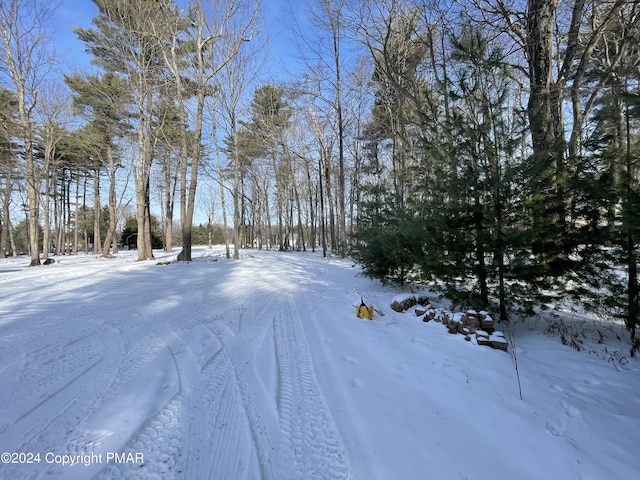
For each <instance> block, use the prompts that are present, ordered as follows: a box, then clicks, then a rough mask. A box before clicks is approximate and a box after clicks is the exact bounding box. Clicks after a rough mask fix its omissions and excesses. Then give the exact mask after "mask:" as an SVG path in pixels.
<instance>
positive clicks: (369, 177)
mask: <svg viewBox="0 0 640 480" xmlns="http://www.w3.org/2000/svg"><path fill="white" fill-rule="evenodd" d="M93 1H94V3H95V5H96V6H97V7H98V14H97V15H96V17H95V18H94V20H93V24H92V26H91V27H89V28H76V34H77V35H78V38H79V39H80V40H81V41H82V42H84V45H85V46H86V48H87V50H88V51H89V52H90V53H91V55H92V57H93V63H94V65H95V66H96V69H95V70H93V71H92V72H65V75H64V82H65V86H64V87H65V89H63V88H61V87H58V89H57V90H56V89H53V88H51V87H49V89H48V92H46V89H45V88H44V86H45V85H47V82H46V80H47V79H48V78H49V76H50V75H51V72H50V70H51V68H50V67H51V65H52V64H51V57H50V55H49V51H48V45H49V43H48V42H47V36H46V28H45V27H46V25H47V22H46V21H47V18H49V15H51V14H52V13H53V12H52V11H51V10H50V9H51V6H50V5H49V4H42V3H41V2H36V1H33V0H8V1H7V2H3V4H2V7H1V15H2V16H1V20H0V28H1V30H2V31H1V32H0V33H2V39H3V44H2V45H3V49H2V54H0V72H1V73H0V74H1V75H2V81H3V82H2V83H3V89H2V90H1V91H0V102H1V103H2V130H0V169H1V173H0V179H1V181H2V199H3V209H2V216H1V218H2V237H1V241H2V245H1V247H2V248H0V254H2V255H4V254H5V252H7V250H8V248H7V241H8V240H7V238H8V237H9V234H8V232H10V228H9V226H10V225H11V218H10V217H11V215H10V211H11V205H12V202H13V204H15V203H16V202H21V203H22V204H23V205H24V207H23V209H22V210H21V211H23V212H24V214H25V218H26V221H27V223H28V227H29V228H28V230H29V231H31V232H36V231H38V228H43V229H44V236H45V238H44V242H45V243H44V244H45V245H48V243H47V242H50V241H51V240H50V239H49V237H48V235H52V236H53V237H57V239H59V238H61V237H59V236H60V235H62V234H64V232H67V233H68V232H74V231H76V230H77V229H76V228H75V227H74V225H77V224H78V220H77V218H74V217H75V216H76V215H77V214H78V211H79V210H80V205H86V203H87V202H92V208H93V211H95V212H101V211H102V209H103V207H106V208H107V211H108V215H106V216H107V217H108V221H109V222H108V226H106V227H105V226H104V222H101V221H100V218H98V217H99V215H95V217H96V218H95V226H94V228H95V229H96V231H99V230H100V229H103V230H104V229H105V228H106V234H103V233H102V232H100V234H99V235H96V238H104V241H103V243H102V245H101V246H100V247H99V249H100V252H101V253H102V254H103V255H109V254H110V252H111V245H113V243H114V242H113V238H114V235H115V231H116V222H117V219H118V215H119V209H120V207H121V206H122V204H123V203H126V202H127V201H128V200H129V196H128V195H129V194H128V193H127V192H129V191H132V192H134V198H133V199H132V200H133V202H132V204H133V205H135V208H136V220H137V227H138V232H141V233H140V234H139V235H138V240H137V241H138V244H137V247H138V256H139V257H138V258H139V260H145V259H148V258H152V256H153V251H152V248H151V235H150V229H151V218H152V212H151V205H152V200H153V199H155V203H156V204H158V205H159V206H160V208H161V219H162V223H163V226H164V228H163V232H164V236H165V239H164V245H165V248H166V249H169V250H170V249H171V248H172V246H173V243H174V242H173V239H172V236H173V235H172V226H173V224H174V217H175V216H176V214H177V216H178V217H179V219H180V235H179V236H180V237H181V242H182V243H181V244H182V250H181V252H180V253H179V255H178V258H179V260H190V259H191V244H192V240H193V239H192V228H193V218H194V212H195V209H196V203H199V204H200V205H204V209H205V210H206V211H207V215H208V216H209V217H210V218H211V217H212V216H215V214H216V212H220V215H221V218H222V221H223V222H224V225H223V231H224V232H229V233H228V234H226V238H225V243H226V245H227V255H228V256H231V255H232V253H231V246H233V256H234V257H235V258H238V251H239V248H240V247H242V246H245V247H252V248H277V249H281V250H288V249H307V248H311V249H316V248H318V249H322V251H323V252H324V254H325V255H326V254H329V253H333V254H338V255H347V254H350V255H353V256H354V258H356V259H357V260H358V261H359V262H361V263H362V265H363V266H364V269H365V272H366V273H367V274H370V275H372V276H375V277H378V278H382V279H384V280H385V281H392V282H397V283H400V284H402V283H405V282H408V281H419V282H430V283H431V284H433V285H436V286H438V287H439V288H442V289H443V290H445V291H446V292H447V294H448V295H449V296H451V297H453V298H455V299H457V300H458V301H460V302H464V303H466V304H469V305H473V306H478V307H481V308H489V307H490V306H493V305H495V308H497V309H498V310H499V312H500V315H501V317H503V318H504V319H506V318H507V317H508V316H509V312H512V311H514V309H517V308H524V309H531V308H533V307H534V306H540V305H554V304H556V305H557V304H558V303H560V302H562V301H563V300H565V299H569V298H570V299H571V300H572V301H574V300H579V301H581V302H583V303H585V304H587V305H588V306H589V308H591V309H598V310H599V311H603V312H607V314H613V315H616V316H619V317H620V318H623V319H624V321H625V322H626V325H627V327H628V328H629V329H630V330H631V331H632V332H635V328H636V326H637V325H638V308H639V305H638V302H639V289H638V281H637V244H638V237H639V233H640V232H639V231H638V228H639V224H640V222H639V221H638V220H639V219H638V206H639V203H640V202H639V199H638V162H637V159H638V146H639V144H638V138H639V137H638V128H639V126H640V125H639V122H640V108H639V107H640V100H639V98H640V97H639V95H640V70H639V66H640V52H639V51H638V50H639V47H638V45H640V27H639V19H638V13H639V12H638V9H639V8H640V6H639V5H638V3H637V2H629V1H626V0H607V1H604V0H563V1H561V2H555V1H551V0H522V1H521V0H468V1H466V2H459V3H454V4H450V3H449V2H439V1H438V0H306V1H305V2H302V3H301V4H297V3H296V4H293V3H291V4H290V5H289V7H290V9H289V11H285V9H284V7H283V10H282V15H283V16H284V17H286V18H287V19H288V24H289V29H290V35H291V39H292V41H291V48H292V49H295V51H296V59H295V65H296V66H295V68H294V69H293V71H291V72H290V74H289V75H288V76H287V77H286V78H284V79H283V78H282V75H280V76H278V77H277V78H273V77H271V78H270V77H269V73H268V72H269V71H271V72H273V64H274V63H277V59H275V60H274V59H269V57H266V56H265V49H263V48H261V47H262V46H263V45H265V44H266V38H267V36H268V33H269V26H267V25H265V22H264V16H263V13H262V7H263V6H262V5H261V2H260V1H259V0H242V1H239V0H235V1H233V0H210V1H205V0H191V1H186V2H178V3H176V2H173V1H170V0H135V1H134V0H109V1H108V0H93ZM276 28H279V27H276ZM280 68H281V69H285V68H286V66H285V65H281V67H280ZM269 69H271V70H269ZM61 92H65V93H61ZM55 100H58V101H55ZM70 105H71V106H72V107H73V114H74V115H75V116H76V117H74V118H80V119H81V123H80V124H78V122H77V121H76V122H75V123H74V122H71V121H70V120H69V119H70V118H71V117H70V115H69V112H68V110H65V109H68V107H69V106H70ZM78 125H80V126H78ZM203 184H204V185H206V186H207V187H209V188H208V191H209V192H210V193H207V194H203V193H202V192H203V188H202V185H203ZM17 199H18V200H17ZM20 199H21V200H20ZM201 208H203V207H201ZM50 229H51V233H48V231H49V230H50ZM61 232H62V233H61ZM38 237H39V235H31V236H30V238H31V247H30V252H31V258H32V264H34V265H35V264H38V263H39V261H40V251H41V245H40V244H39V243H38V242H39V241H38ZM57 243H58V242H57V241H56V244H57ZM61 243H64V241H62V242H61ZM42 252H43V255H44V256H46V255H47V252H48V248H44V249H43V250H42ZM633 342H635V337H634V339H633V340H632V344H633ZM636 343H637V342H636Z"/></svg>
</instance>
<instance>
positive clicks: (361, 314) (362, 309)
mask: <svg viewBox="0 0 640 480" xmlns="http://www.w3.org/2000/svg"><path fill="white" fill-rule="evenodd" d="M356 317H358V318H365V319H367V320H373V305H371V306H369V307H367V306H366V305H365V303H364V302H362V303H361V304H360V305H358V306H357V307H356Z"/></svg>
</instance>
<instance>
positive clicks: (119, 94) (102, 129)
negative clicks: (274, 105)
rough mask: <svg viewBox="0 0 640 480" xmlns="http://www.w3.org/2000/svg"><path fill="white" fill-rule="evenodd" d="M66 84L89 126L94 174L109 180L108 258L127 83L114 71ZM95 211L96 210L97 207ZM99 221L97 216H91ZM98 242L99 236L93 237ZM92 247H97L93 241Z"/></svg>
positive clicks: (79, 77) (80, 77) (72, 78)
mask: <svg viewBox="0 0 640 480" xmlns="http://www.w3.org/2000/svg"><path fill="white" fill-rule="evenodd" d="M65 81H66V82H67V85H68V86H69V87H70V88H71V89H72V91H73V92H75V94H74V96H73V105H74V107H75V108H76V109H77V110H78V112H79V113H81V114H82V115H83V116H84V117H85V119H86V120H87V121H88V122H89V124H90V125H91V127H92V129H91V130H92V132H93V135H90V136H89V139H93V140H94V141H93V142H92V148H91V149H90V151H92V152H93V156H94V158H95V163H96V164H97V165H98V166H99V168H98V169H97V172H96V174H97V175H99V174H100V171H101V169H103V168H104V169H105V170H106V174H107V178H108V180H109V196H108V203H107V205H108V210H109V226H108V229H107V232H106V235H105V238H104V245H102V256H104V257H108V256H109V255H110V252H111V245H112V244H113V243H116V242H115V240H116V239H115V231H116V223H117V218H118V215H117V197H116V187H117V185H116V183H117V182H116V176H117V175H116V174H117V170H118V168H120V166H121V165H120V159H119V152H118V149H117V147H116V145H117V139H118V137H120V136H122V135H124V134H125V133H126V132H127V130H128V124H127V123H126V118H127V106H128V105H129V102H130V101H131V92H130V89H129V86H128V84H127V82H126V81H125V80H124V79H123V78H122V77H120V76H118V75H116V74H115V73H114V72H105V73H103V74H93V75H84V76H83V75H80V74H72V75H68V76H66V77H65ZM96 208H100V205H97V206H96ZM95 215H96V217H97V218H99V216H98V214H97V213H95ZM94 238H97V239H100V238H101V236H100V235H97V236H95V235H94ZM94 244H97V243H96V241H95V240H94Z"/></svg>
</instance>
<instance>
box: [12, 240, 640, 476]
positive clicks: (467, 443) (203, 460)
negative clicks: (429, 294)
mask: <svg viewBox="0 0 640 480" xmlns="http://www.w3.org/2000/svg"><path fill="white" fill-rule="evenodd" d="M220 253H221V249H217V250H207V249H206V248H197V249H195V250H194V257H197V258H196V259H195V260H194V262H191V263H188V264H187V263H180V264H176V263H172V264H169V265H159V264H158V261H167V260H171V259H173V258H175V255H166V254H163V253H157V260H158V261H149V262H142V263H140V262H135V261H134V258H135V257H134V252H131V253H130V252H122V253H120V254H118V256H117V258H115V259H108V260H107V259H100V258H96V257H94V256H91V255H84V254H81V255H78V256H76V257H58V258H57V260H58V261H57V262H56V263H55V264H54V265H49V266H42V267H37V268H28V267H26V266H25V265H26V264H27V263H28V261H27V260H26V259H24V258H22V259H6V260H0V453H1V452H6V453H2V464H0V478H2V479H12V480H13V479H18V480H20V479H32V478H60V479H72V480H73V479H90V478H98V479H124V478H127V479H129V478H140V479H160V478H167V479H193V480H204V479H225V480H226V479H258V478H260V479H341V478H352V479H366V480H371V479H381V480H389V479H438V480H447V479H480V480H482V479H493V480H502V479H504V480H512V479H519V480H522V479H563V480H564V479H584V480H586V479H621V480H628V479H632V478H638V475H639V472H640V456H639V455H638V445H640V364H639V363H638V362H637V361H635V360H632V361H630V362H628V363H627V364H626V365H620V364H619V363H615V362H608V361H607V360H606V359H603V358H602V356H598V355H590V354H589V353H586V352H585V351H583V352H576V351H575V350H572V349H570V348H568V347H566V346H563V345H562V344H561V343H560V341H559V340H558V338H554V337H549V336H546V335H543V334H541V333H540V332H538V331H532V330H530V329H527V328H522V329H521V330H520V331H519V332H518V333H517V336H516V341H517V350H516V352H517V358H518V365H519V371H520V376H521V380H522V392H523V396H524V399H523V400H521V399H520V398H519V394H518V384H517V380H516V375H515V369H514V364H513V362H512V358H511V356H510V355H509V354H508V353H505V352H502V351H498V350H492V349H491V348H489V347H481V346H478V345H476V344H474V342H467V341H465V340H464V337H463V336H462V335H450V334H448V333H447V329H446V328H445V327H444V326H443V325H442V324H439V323H435V322H433V321H432V322H429V323H424V322H422V321H420V319H418V318H417V317H416V316H415V315H413V314H412V313H404V314H403V313H396V312H394V311H392V310H391V309H390V308H389V302H390V300H391V299H392V298H393V297H394V296H395V295H396V294H398V293H399V292H398V291H394V290H393V289H391V288H389V287H382V286H380V285H379V284H378V283H376V282H373V281H370V280H367V279H365V278H363V277H362V276H361V275H360V274H359V269H358V268H357V267H354V266H353V264H352V263H351V262H349V261H348V260H346V261H339V260H335V259H331V260H328V259H323V258H322V257H321V255H318V254H312V253H276V252H258V251H245V252H243V256H242V258H241V260H240V261H237V262H234V261H232V260H226V259H223V258H222V257H221V255H220ZM354 289H357V292H359V293H356V290H354ZM359 294H362V295H364V296H365V298H366V299H367V300H369V301H372V302H374V304H375V306H376V307H377V308H378V309H381V310H382V311H383V313H384V315H383V316H381V315H379V314H376V315H375V317H374V319H373V321H367V320H360V319H357V318H356V317H355V315H354V313H355V311H354V307H353V305H354V304H356V303H358V302H359V300H360V299H359ZM609 348H610V349H611V350H614V349H618V350H620V348H624V349H625V351H626V348H627V347H626V346H624V344H623V345H622V347H621V346H620V344H616V345H610V346H609ZM13 452H15V453H13ZM70 463H73V465H70Z"/></svg>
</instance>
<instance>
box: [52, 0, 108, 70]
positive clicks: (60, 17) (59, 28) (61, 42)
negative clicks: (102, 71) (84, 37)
mask: <svg viewBox="0 0 640 480" xmlns="http://www.w3.org/2000/svg"><path fill="white" fill-rule="evenodd" d="M56 13H57V18H56V21H55V22H54V28H55V43H56V49H57V51H58V54H59V56H60V58H62V59H63V62H64V64H65V66H67V67H70V68H72V69H75V68H80V69H83V70H84V69H87V68H90V61H91V57H90V56H89V55H88V54H87V53H85V51H84V44H83V43H82V42H81V41H80V40H79V39H78V37H77V36H76V34H75V32H74V31H73V27H74V26H79V27H83V28H87V27H90V26H91V21H92V20H93V17H94V16H95V15H96V13H98V8H97V7H96V6H95V5H94V4H93V2H92V1H91V0H80V1H78V0H62V2H61V5H60V8H59V9H58V10H57V12H56Z"/></svg>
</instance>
